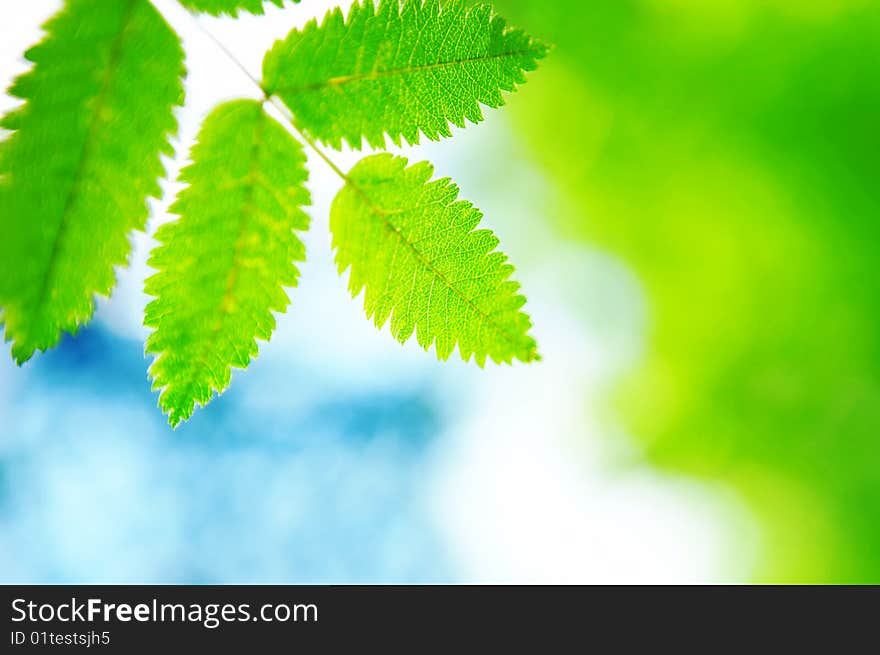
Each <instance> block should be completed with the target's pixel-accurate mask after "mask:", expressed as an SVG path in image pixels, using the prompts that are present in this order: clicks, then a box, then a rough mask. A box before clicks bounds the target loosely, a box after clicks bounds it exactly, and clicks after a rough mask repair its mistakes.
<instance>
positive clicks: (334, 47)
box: [263, 0, 547, 148]
mask: <svg viewBox="0 0 880 655" xmlns="http://www.w3.org/2000/svg"><path fill="white" fill-rule="evenodd" d="M546 51H547V47H546V46H545V45H544V44H542V43H541V42H539V41H537V40H535V39H533V38H531V37H530V36H528V35H527V34H526V33H525V32H523V31H522V30H519V29H514V28H510V27H508V26H507V25H506V24H505V22H504V20H503V19H502V18H500V17H499V16H497V15H495V14H494V13H493V10H492V8H491V7H489V6H487V5H479V6H476V7H473V8H469V7H468V6H467V4H466V3H465V2H464V1H463V0H451V1H450V2H446V3H444V4H443V5H442V7H441V4H440V3H439V2H438V0H426V1H425V2H423V0H405V1H404V2H403V4H402V5H401V3H400V2H399V0H382V2H381V3H380V4H379V6H378V8H376V7H374V4H373V2H372V0H362V2H360V3H355V4H354V5H352V8H351V11H350V13H349V15H348V20H347V21H346V20H345V19H344V18H343V14H342V12H341V11H340V10H339V9H336V10H334V11H332V12H330V13H328V14H327V17H326V18H325V19H324V22H323V23H322V24H321V25H320V26H319V25H318V23H317V22H316V21H312V22H310V23H309V24H308V25H306V27H305V28H304V29H302V30H301V31H300V30H297V31H294V32H292V33H291V34H290V35H289V36H288V37H287V38H286V39H284V40H283V41H278V42H277V43H276V44H275V45H274V46H273V48H272V49H271V50H270V51H269V52H268V53H267V54H266V57H265V59H264V60H263V77H264V88H265V91H266V92H267V93H268V94H269V95H273V94H274V95H277V96H279V97H280V98H281V99H282V100H283V101H284V103H285V104H286V105H287V106H288V107H289V108H290V110H291V111H292V112H293V114H294V115H295V116H296V119H297V121H298V123H299V125H300V127H302V128H303V129H304V130H306V131H307V132H309V133H310V134H311V135H313V136H315V137H317V138H318V139H320V140H321V141H323V142H325V143H327V144H329V145H331V146H333V147H336V148H339V147H341V145H342V141H343V140H345V141H347V142H348V143H349V144H350V145H351V146H353V147H355V148H359V147H361V145H362V141H363V139H366V140H367V142H368V143H369V145H371V146H373V147H376V148H382V147H384V146H385V135H386V134H387V135H389V136H390V138H391V140H392V141H393V142H394V143H396V144H398V145H399V144H400V142H401V137H402V138H404V139H406V141H407V142H409V143H410V144H415V143H417V142H418V140H419V133H420V132H421V133H423V134H424V135H425V136H427V137H428V138H429V139H434V140H437V139H439V138H440V137H441V136H450V135H451V131H450V123H452V124H454V125H457V126H459V127H464V125H465V121H466V120H469V121H471V122H474V123H477V122H479V121H481V120H482V119H483V115H482V111H481V109H480V104H483V105H485V106H487V107H492V108H495V107H499V106H500V105H502V104H503V103H504V99H503V97H502V95H501V92H502V91H514V90H515V89H516V87H517V85H518V84H521V83H523V82H524V81H525V75H524V73H525V71H530V70H534V68H535V67H536V66H537V61H538V59H540V58H541V57H543V56H544V55H545V54H546Z"/></svg>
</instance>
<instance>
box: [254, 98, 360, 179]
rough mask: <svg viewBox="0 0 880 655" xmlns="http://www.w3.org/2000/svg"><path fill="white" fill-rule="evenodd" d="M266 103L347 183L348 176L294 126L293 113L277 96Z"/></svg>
mask: <svg viewBox="0 0 880 655" xmlns="http://www.w3.org/2000/svg"><path fill="white" fill-rule="evenodd" d="M268 101H269V102H271V103H272V106H274V107H275V108H276V109H277V110H278V111H279V112H281V114H282V115H283V116H284V119H285V120H286V121H287V122H288V123H289V124H290V126H291V127H292V128H293V129H294V130H295V131H296V133H297V134H299V136H300V138H301V139H302V140H303V141H305V142H306V143H307V144H308V145H309V147H310V148H311V149H312V150H314V151H315V152H316V153H318V156H319V157H320V158H321V159H323V160H324V162H325V163H326V164H327V165H328V166H329V167H330V168H331V169H332V170H333V172H334V173H336V174H337V175H338V176H339V177H340V178H342V180H343V181H344V182H348V181H349V179H348V175H346V174H345V173H344V172H343V171H342V169H341V168H339V166H337V165H336V164H335V163H333V160H332V159H330V157H329V156H327V153H325V152H324V150H323V149H322V148H321V146H319V145H318V143H317V142H316V141H315V140H314V139H313V138H312V137H310V136H309V135H308V134H306V132H305V130H303V129H302V128H301V127H300V126H299V125H297V124H296V118H294V116H293V113H291V111H290V109H289V108H288V107H287V105H285V104H284V101H283V100H281V98H279V97H278V96H272V97H271V98H269V100H268Z"/></svg>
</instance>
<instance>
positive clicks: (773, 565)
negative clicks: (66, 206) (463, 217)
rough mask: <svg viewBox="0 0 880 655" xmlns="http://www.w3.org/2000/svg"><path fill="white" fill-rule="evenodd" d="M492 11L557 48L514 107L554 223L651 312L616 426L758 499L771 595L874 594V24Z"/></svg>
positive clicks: (859, 7) (521, 3)
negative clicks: (802, 590)
mask: <svg viewBox="0 0 880 655" xmlns="http://www.w3.org/2000/svg"><path fill="white" fill-rule="evenodd" d="M495 4H496V6H497V8H498V9H499V11H501V12H502V13H504V14H505V15H506V16H508V17H509V18H510V20H511V22H512V23H514V24H516V25H519V26H523V27H525V28H527V29H528V30H530V31H531V32H533V33H535V34H536V35H537V36H539V37H541V38H545V39H547V40H549V41H551V42H554V43H555V45H556V49H555V51H554V52H553V53H552V55H551V57H550V59H549V60H548V61H547V63H546V65H545V66H544V67H543V69H542V71H541V73H540V74H535V75H533V76H532V77H531V79H530V82H529V85H528V89H527V92H526V93H523V94H521V95H518V96H516V97H515V98H514V99H512V104H513V113H514V116H515V117H517V120H519V127H520V128H521V129H522V130H523V131H524V132H525V133H526V138H529V139H530V140H531V145H532V149H533V152H534V153H535V156H536V158H537V159H538V161H539V162H540V163H541V165H542V166H543V167H544V168H545V169H546V170H548V171H549V172H550V173H551V178H552V179H553V180H554V183H555V184H556V186H557V187H558V190H559V194H558V198H559V202H558V205H557V206H555V207H552V208H550V209H549V210H548V211H549V212H550V214H552V216H549V217H548V218H551V219H552V220H554V221H555V225H556V226H557V227H558V228H559V229H560V230H561V231H562V232H563V233H564V234H565V235H567V236H569V237H572V238H577V239H581V240H584V241H587V242H589V243H596V244H599V245H601V246H602V247H604V248H606V249H607V250H609V251H610V252H613V253H615V254H617V255H618V256H620V257H621V258H622V259H624V260H625V261H626V262H628V263H629V264H630V265H631V266H632V267H633V269H634V270H635V271H636V272H637V274H638V275H639V278H640V279H641V281H642V284H643V285H644V287H645V290H646V294H647V298H648V303H649V308H650V313H651V326H650V334H649V344H648V355H647V357H646V359H645V361H644V362H643V364H642V365H641V366H640V368H639V370H637V371H635V372H633V374H632V375H631V376H630V377H629V378H628V379H627V380H626V382H625V383H624V384H623V385H622V386H621V388H619V389H618V391H617V393H616V397H615V399H614V400H615V407H616V409H617V412H618V414H619V416H621V417H622V419H623V420H624V422H625V423H626V425H627V427H628V429H629V431H630V432H631V433H632V434H633V435H635V436H636V437H637V438H639V439H640V440H642V441H643V442H644V444H645V446H646V451H647V453H648V456H649V457H650V459H651V461H652V462H654V463H655V464H656V465H658V466H661V467H663V468H664V469H667V470H672V471H676V472H683V473H687V474H690V475H695V476H698V477H702V478H706V479H713V480H723V481H726V482H728V483H731V484H732V485H734V486H735V487H736V488H737V489H738V490H739V491H740V493H742V494H743V496H744V497H745V498H746V499H747V500H748V502H749V503H750V505H751V507H752V509H753V511H755V513H756V514H757V515H758V516H759V518H760V520H761V522H762V528H763V532H764V546H765V547H764V549H763V555H762V557H761V561H760V562H759V568H758V570H757V571H756V572H755V579H756V580H761V581H783V582H880V266H878V264H880V256H878V249H880V4H878V3H877V2H869V1H862V0H850V1H849V2H845V1H836V2H832V0H827V1H822V0H810V1H809V2H795V0H766V1H764V0H761V1H759V0H718V1H716V2H706V1H705V0H593V1H590V2H581V1H576V0H557V1H555V2H535V1H534V0H497V1H496V2H495ZM535 117H538V118H535Z"/></svg>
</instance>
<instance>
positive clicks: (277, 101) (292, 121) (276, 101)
mask: <svg viewBox="0 0 880 655" xmlns="http://www.w3.org/2000/svg"><path fill="white" fill-rule="evenodd" d="M187 13H188V14H189V16H190V18H192V20H193V23H195V25H196V27H198V29H199V31H201V32H202V34H204V35H205V36H207V37H208V39H210V40H211V42H213V43H214V45H215V46H217V48H219V49H220V51H221V52H222V53H223V54H224V55H226V57H227V59H229V60H230V61H231V62H232V63H234V64H235V65H236V66H237V67H238V69H239V70H240V71H241V72H242V73H244V74H245V76H246V77H247V78H248V79H249V80H250V81H251V82H252V83H253V84H254V86H256V87H257V88H258V89H259V90H260V94H261V95H262V96H263V102H270V103H271V104H272V106H274V107H275V108H276V109H277V110H278V111H279V112H280V113H281V116H282V118H284V120H285V121H287V124H288V125H289V126H290V127H291V128H293V130H294V131H295V132H296V133H297V134H298V135H299V137H300V139H302V140H303V141H305V143H306V144H307V145H308V146H309V147H310V148H311V149H312V150H314V151H315V152H316V153H317V154H318V156H319V157H320V158H321V159H323V160H324V162H325V163H326V164H327V165H328V166H329V167H330V169H331V170H332V171H333V172H334V173H336V175H338V176H339V177H340V178H341V179H342V181H343V182H349V181H350V180H349V179H348V176H347V175H346V174H345V173H344V172H343V171H342V169H341V168H339V166H337V165H336V164H335V163H334V162H333V160H332V159H330V157H329V156H328V155H327V153H325V152H324V151H323V149H321V147H320V146H319V145H318V143H317V142H316V141H315V140H314V139H313V138H312V137H310V136H309V135H308V134H306V132H305V130H303V129H302V128H300V126H299V125H297V123H296V118H294V116H293V113H292V112H291V111H290V108H288V106H287V105H286V104H284V101H283V100H281V98H279V97H278V96H275V95H273V96H271V97H270V96H269V95H268V94H267V93H266V89H264V88H263V84H262V83H261V82H260V80H258V79H257V78H256V77H254V76H253V75H251V73H250V71H249V70H248V69H247V68H246V67H245V65H244V64H243V63H241V61H239V59H238V58H237V57H236V56H235V55H234V54H232V51H230V50H229V48H227V47H226V46H225V45H224V44H223V42H221V41H220V39H218V38H217V37H216V36H214V35H213V34H212V33H211V31H210V30H208V29H207V28H206V27H205V26H204V25H202V22H201V21H200V20H199V16H198V14H196V13H195V12H194V11H192V10H187Z"/></svg>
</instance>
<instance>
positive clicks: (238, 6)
mask: <svg viewBox="0 0 880 655" xmlns="http://www.w3.org/2000/svg"><path fill="white" fill-rule="evenodd" d="M267 2H271V3H272V4H274V5H277V6H278V7H283V6H284V0H180V4H182V5H183V6H184V7H186V8H187V9H192V10H193V11H201V12H205V13H207V14H211V15H212V16H219V15H220V14H229V15H231V16H237V15H238V12H239V11H246V12H249V13H251V14H262V13H263V5H264V4H265V3H267ZM293 2H299V0H293Z"/></svg>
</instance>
